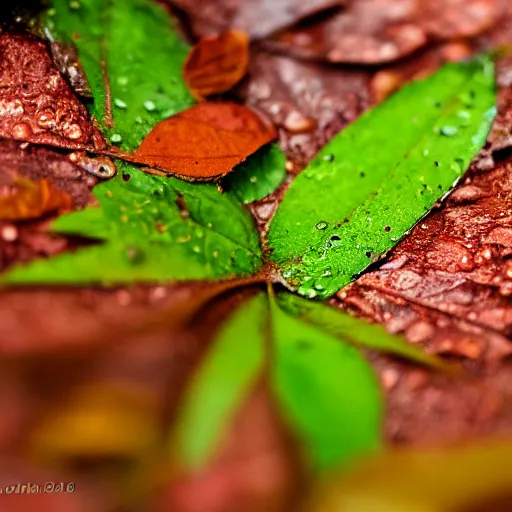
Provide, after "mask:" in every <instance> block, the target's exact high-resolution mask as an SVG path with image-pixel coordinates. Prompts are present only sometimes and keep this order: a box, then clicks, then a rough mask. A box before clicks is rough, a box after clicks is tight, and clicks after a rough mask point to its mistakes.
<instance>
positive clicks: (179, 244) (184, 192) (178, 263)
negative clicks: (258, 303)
mask: <svg viewBox="0 0 512 512" xmlns="http://www.w3.org/2000/svg"><path fill="white" fill-rule="evenodd" d="M118 168H119V171H120V175H119V176H118V177H116V178H114V179H113V180H111V181H109V182H106V183H103V184H101V185H99V186H97V187H96V188H95V189H94V194H95V196H96V197H97V198H98V200H99V201H100V202H101V205H102V206H101V208H87V209H85V210H83V211H80V212H77V213H72V214H70V215H64V216H62V217H60V218H59V219H58V220H57V221H56V222H55V223H54V224H53V228H54V230H55V231H57V232H59V233H65V234H74V235H80V236H83V237H87V238H93V239H100V240H105V242H104V243H102V244H100V245H95V246H92V247H88V248H85V249H81V250H79V251H77V252H75V253H65V254H62V255H59V256H55V257H53V258H50V259H47V260H39V261H35V262H33V263H32V264H30V265H28V266H26V267H24V266H20V267H15V268H14V269H13V270H12V271H11V272H9V273H7V274H6V275H5V276H3V279H2V281H3V282H4V283H15V284H29V283H46V284H59V283H60V284H63V283H70V284H71V283H77V284H78V283H80V284H82V283H83V284H85V283H102V284H106V285H111V284H119V283H126V282H132V281H135V280H137V281H140V280H145V281H153V282H156V281H165V280H170V279H208V278H220V277H227V276H232V275H250V274H252V273H254V272H256V271H257V270H258V269H259V268H260V265H261V250H260V247H259V237H258V233H257V232H256V230H255V229H254V227H253V223H252V219H251V217H250V215H249V214H248V213H247V212H245V211H243V210H242V209H241V208H240V206H239V205H238V203H237V202H236V200H235V199H234V198H232V197H230V196H229V195H227V194H224V195H221V194H219V193H218V191H217V189H216V187H215V186H214V185H193V184H191V183H187V182H184V181H180V180H178V179H174V178H160V177H157V176H149V175H147V174H144V173H141V172H140V171H138V170H137V169H135V168H133V167H132V166H129V165H128V164H124V163H120V162H118ZM226 219H229V223H227V222H226Z"/></svg>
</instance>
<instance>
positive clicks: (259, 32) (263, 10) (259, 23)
mask: <svg viewBox="0 0 512 512" xmlns="http://www.w3.org/2000/svg"><path fill="white" fill-rule="evenodd" d="M168 1H169V3H171V4H173V5H175V6H176V7H178V8H179V9H180V10H182V11H183V12H184V13H185V14H186V15H187V16H188V17H189V20H190V23H191V28H192V30H193V31H194V33H195V34H196V35H197V36H205V35H211V34H217V33H219V32H221V31H223V30H226V29H229V28H235V29H238V30H243V31H244V32H246V33H248V34H250V36H251V38H262V37H266V36H268V35H270V34H272V33H273V32H276V31H277V30H282V29H283V28H285V27H288V26H291V25H295V23H298V22H299V21H301V20H303V19H304V18H307V17H309V16H313V15H315V14H318V13H321V12H322V11H325V10H327V9H332V8H336V7H339V6H340V5H343V4H344V3H345V1H344V0H309V1H308V2H299V1H297V0H256V1H247V0H220V1H219V0H202V1H201V2H197V0H168Z"/></svg>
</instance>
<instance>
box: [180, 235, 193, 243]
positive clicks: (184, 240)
mask: <svg viewBox="0 0 512 512" xmlns="http://www.w3.org/2000/svg"><path fill="white" fill-rule="evenodd" d="M191 239H192V237H191V236H190V234H187V235H184V236H180V237H178V238H177V241H178V243H180V244H185V243H187V242H190V240H191Z"/></svg>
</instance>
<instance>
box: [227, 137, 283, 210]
mask: <svg viewBox="0 0 512 512" xmlns="http://www.w3.org/2000/svg"><path fill="white" fill-rule="evenodd" d="M285 177H286V157H285V155H284V153H283V152H282V151H281V150H280V149H279V146H277V145H275V144H273V145H271V146H266V147H264V148H262V149H260V150H259V151H257V152H256V153H255V154H254V155H252V156H250V157H249V158H248V159H247V160H246V161H245V162H242V163H241V164H240V165H239V166H238V167H237V168H236V169H234V170H233V171H232V172H231V173H230V174H228V175H227V176H226V177H225V178H224V179H223V180H222V187H223V189H224V190H225V191H226V192H228V193H231V194H234V195H235V196H236V197H237V198H238V199H239V200H240V201H242V202H243V203H252V202H253V201H256V200H257V199H263V198H264V197H266V196H268V195H269V194H271V193H272V192H274V190H275V189H276V188H277V187H278V186H279V185H281V183H282V182H283V181H284V179H285Z"/></svg>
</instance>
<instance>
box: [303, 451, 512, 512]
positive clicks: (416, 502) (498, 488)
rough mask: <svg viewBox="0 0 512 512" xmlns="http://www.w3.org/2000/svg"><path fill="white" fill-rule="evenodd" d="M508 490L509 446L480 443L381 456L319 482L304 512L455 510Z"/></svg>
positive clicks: (511, 480)
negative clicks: (306, 511)
mask: <svg viewBox="0 0 512 512" xmlns="http://www.w3.org/2000/svg"><path fill="white" fill-rule="evenodd" d="M511 491H512V442H511V441H500V442H492V443H490V442H489V443H483V442H482V443H480V444H474V445H470V446H464V447H457V448H445V449H435V450H430V451H427V450H424V451H406V450H397V451H391V452H388V453H383V454H382V455H379V456H377V457H374V458H372V459H368V460H366V461H363V462H361V463H360V464H359V465H357V466H355V467H353V469H352V471H351V472H350V471H349V472H348V473H344V474H340V475H337V476H333V477H332V478H331V479H329V480H325V481H323V482H321V483H320V484H319V485H318V486H317V488H316V489H315V491H314V492H313V495H312V500H311V503H310V504H309V507H308V508H307V510H308V512H338V511H342V512H454V511H463V510H466V509H467V507H469V506H472V505H474V504H475V503H481V504H482V505H485V502H486V500H490V499H492V498H494V497H496V496H500V495H504V494H507V493H509V494H510V492H511ZM482 510H484V508H482ZM511 510H512V508H511Z"/></svg>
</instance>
